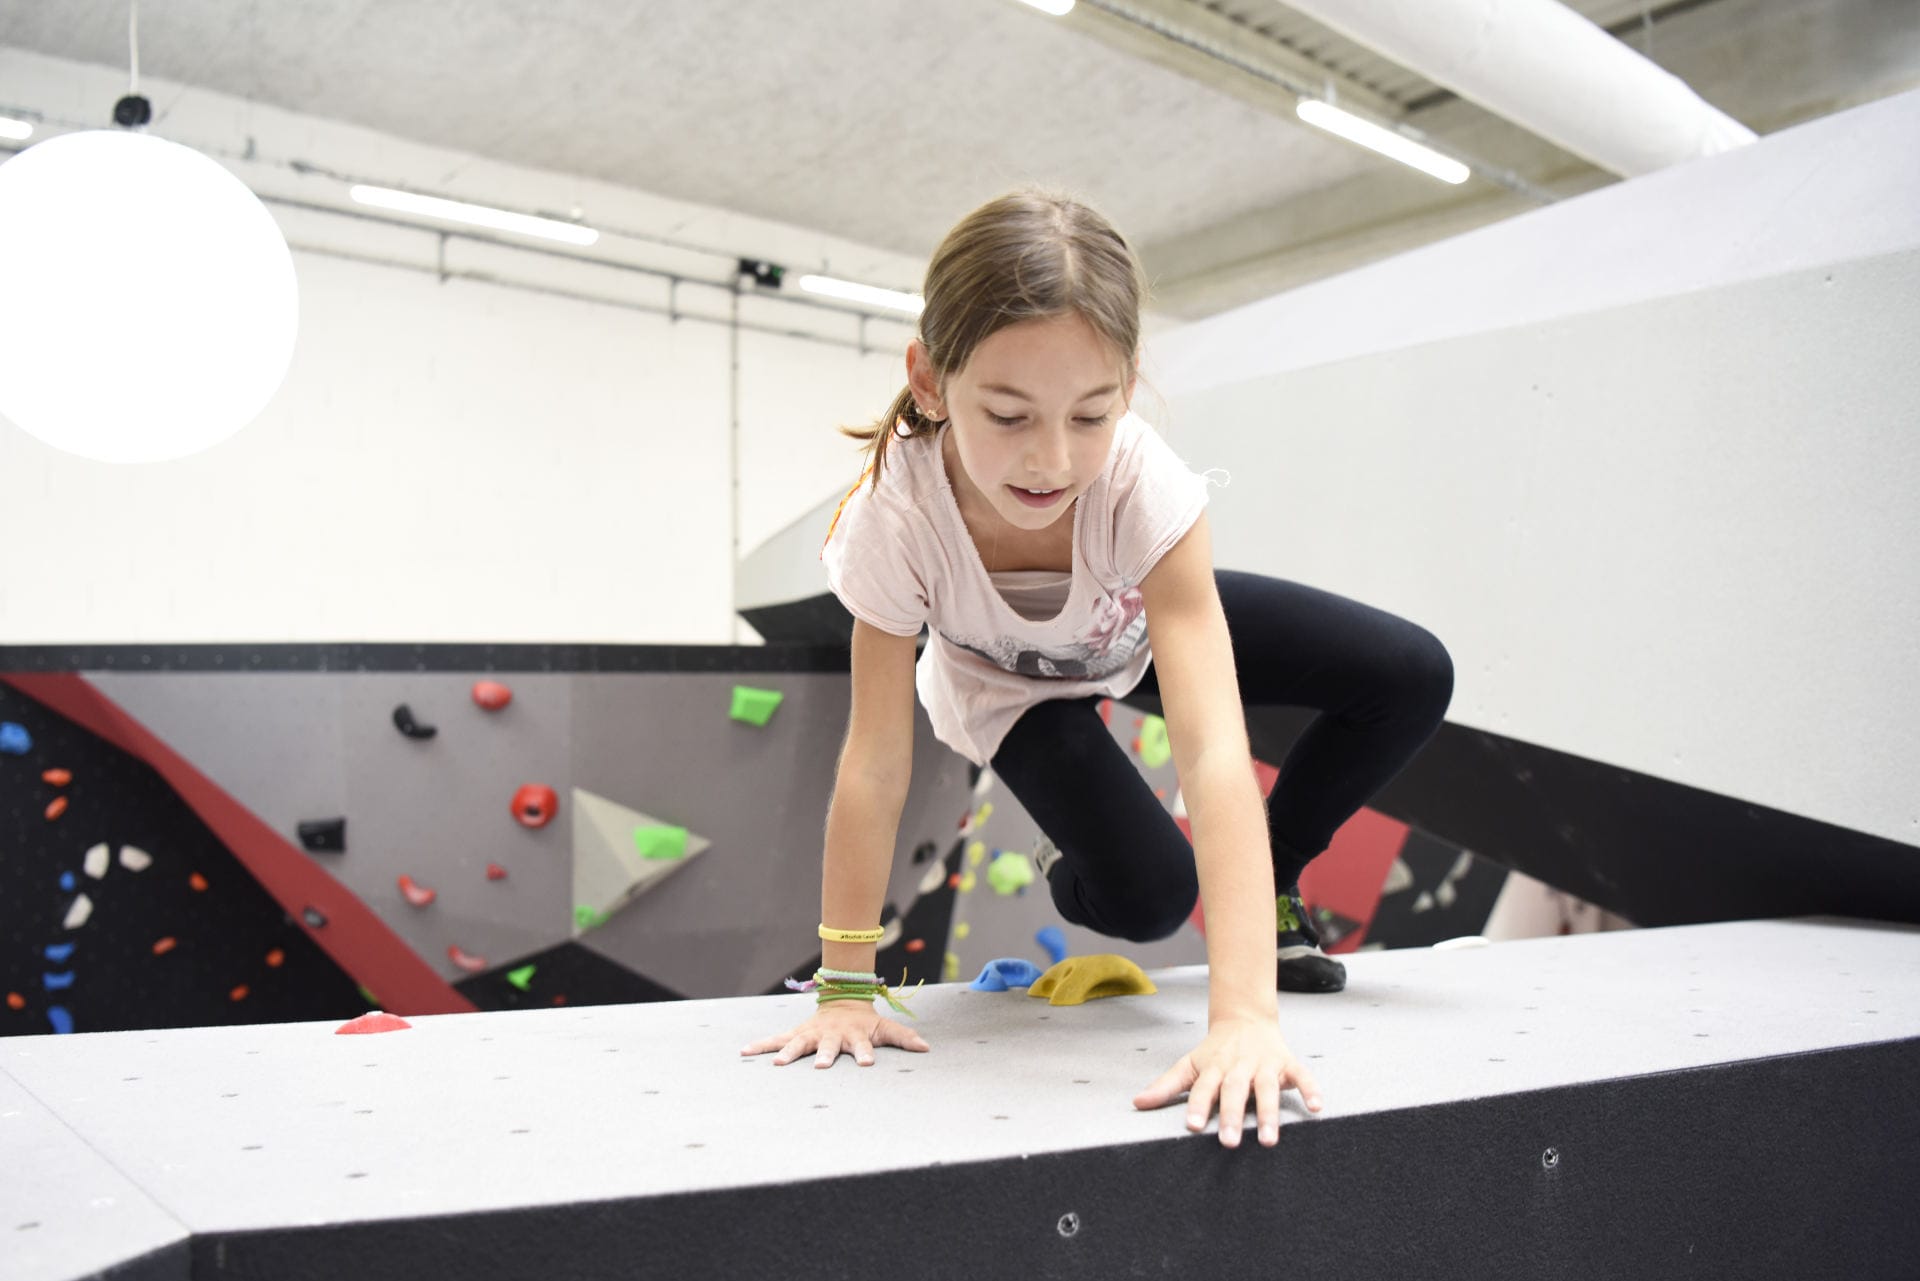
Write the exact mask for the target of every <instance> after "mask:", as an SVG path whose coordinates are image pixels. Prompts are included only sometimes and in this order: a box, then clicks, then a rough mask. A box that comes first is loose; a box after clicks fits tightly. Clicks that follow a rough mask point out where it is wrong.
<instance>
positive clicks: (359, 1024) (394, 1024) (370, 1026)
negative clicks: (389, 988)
mask: <svg viewBox="0 0 1920 1281" xmlns="http://www.w3.org/2000/svg"><path fill="white" fill-rule="evenodd" d="M412 1026H413V1024H411V1023H409V1022H407V1021H406V1020H405V1019H403V1018H401V1017H400V1016H399V1015H398V1014H388V1013H387V1012H386V1011H385V1010H372V1011H370V1012H368V1013H366V1014H362V1015H361V1016H360V1017H359V1018H357V1019H353V1020H350V1021H349V1022H346V1023H342V1024H341V1025H340V1026H339V1027H337V1028H335V1029H333V1034H334V1035H335V1036H367V1035H370V1034H372V1033H374V1032H404V1031H406V1030H407V1029H408V1028H410V1027H412Z"/></svg>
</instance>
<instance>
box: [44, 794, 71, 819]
mask: <svg viewBox="0 0 1920 1281" xmlns="http://www.w3.org/2000/svg"><path fill="white" fill-rule="evenodd" d="M66 812H67V798H66V797H64V796H56V797H54V798H53V800H52V802H51V803H50V804H49V805H48V806H47V821H48V822H49V823H51V822H52V821H53V820H54V819H56V818H59V817H60V816H61V815H62V814H64V813H66Z"/></svg>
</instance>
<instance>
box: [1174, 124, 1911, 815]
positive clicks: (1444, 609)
mask: <svg viewBox="0 0 1920 1281" xmlns="http://www.w3.org/2000/svg"><path fill="white" fill-rule="evenodd" d="M1915 155H1920V94H1910V95H1906V96H1904V97H1901V98H1896V99H1890V100H1887V101H1884V102H1881V103H1876V104H1873V105H1871V106H1868V107H1863V108H1859V109H1856V110H1854V111H1850V112H1847V113H1844V114H1841V115H1837V116H1832V117H1828V118H1826V119H1824V120H1820V121H1816V122H1814V123H1812V124H1809V125H1805V126H1802V127H1800V128H1798V129H1795V130H1791V131H1788V132H1785V133H1781V134H1778V135H1774V136H1772V137H1769V138H1766V139H1763V140H1761V141H1760V142H1759V143H1758V144H1756V145H1754V146H1752V147H1749V148H1747V149H1744V150H1742V151H1738V152H1733V153H1729V154H1726V155H1722V156H1718V157H1714V158H1712V159H1710V160H1705V161H1700V162H1696V163H1694V164H1690V165H1686V166H1682V167H1679V168H1676V169H1672V170H1667V171H1665V172H1663V173H1660V174H1654V175H1650V176H1648V177H1645V178H1641V179H1636V180H1634V181H1632V182H1627V183H1623V184H1620V185H1617V186H1614V187H1609V188H1605V189H1603V190H1600V191H1597V192H1593V193H1590V194H1588V195H1585V196H1582V197H1579V198H1578V199H1575V200H1570V201H1567V202H1565V203H1563V204H1560V205H1557V206H1553V207H1550V208H1547V209H1542V210H1539V211H1536V212H1534V213H1531V214H1527V215H1524V216H1522V217H1519V218H1515V219H1512V220H1510V221H1508V222H1506V223H1502V224H1500V225H1499V226H1496V227H1492V228H1487V229H1484V230H1481V231H1477V232H1474V233H1472V234H1470V235H1467V236H1462V237H1458V238H1456V239H1454V240H1451V241H1447V242H1444V243H1442V244H1439V245H1434V246H1429V247H1427V248H1425V249H1422V250H1418V251H1416V252H1414V253H1410V254H1407V255H1404V256H1403V257H1400V258H1396V259H1393V260H1391V261H1389V262H1385V263H1380V264H1376V265H1374V266H1371V267H1369V268H1366V269H1364V270H1363V271H1360V272H1354V273H1351V274H1350V275H1349V276H1343V277H1340V278H1337V279H1335V280H1331V281H1327V282H1321V283H1319V284H1316V285H1313V286H1309V287H1307V288H1305V289H1301V290H1296V291H1293V292H1292V293H1289V294H1284V295H1280V296H1279V297H1277V298H1273V299H1269V300H1266V301H1263V302H1261V303H1258V304H1255V305H1253V306H1250V307H1247V308H1243V309H1241V310H1240V311H1237V312H1233V313H1227V314H1224V315H1222V316H1218V317H1214V318H1212V319H1210V320H1207V321H1203V322H1200V323H1198V324H1195V325H1192V326H1188V327H1187V328H1185V329H1183V330H1180V331H1178V332H1176V333H1173V334H1169V335H1166V336H1164V337H1163V338H1162V339H1161V340H1160V341H1159V342H1158V343H1157V344H1156V345H1155V347H1154V349H1153V353H1152V354H1153V363H1154V364H1156V365H1157V366H1158V367H1159V369H1160V381H1161V386H1162V387H1163V388H1164V389H1165V390H1166V392H1167V399H1168V402H1169V405H1170V409H1171V414H1170V419H1169V430H1168V435H1169V438H1170V439H1172V440H1174V441H1176V442H1177V444H1178V447H1179V448H1180V451H1181V453H1182V455H1183V456H1184V457H1185V458H1186V459H1187V460H1188V462H1189V463H1190V464H1192V465H1194V466H1195V467H1200V468H1205V467H1213V466H1225V467H1227V468H1229V469H1230V470H1231V472H1232V475H1233V483H1232V485H1231V487H1230V488H1229V489H1228V490H1226V491H1225V492H1222V493H1219V494H1217V495H1216V496H1215V499H1214V503H1213V508H1212V513H1213V515H1212V519H1213V525H1214V529H1215V531H1216V537H1215V546H1216V553H1217V556H1218V559H1219V561H1220V562H1221V563H1222V564H1225V565H1229V566H1232V567H1234V568H1240V569H1247V570H1253V571H1256V572H1263V573H1272V574H1276V575H1279V576H1282V577H1287V578H1294V579H1299V580H1303V581H1306V582H1309V583H1312V584H1314V585H1316V586H1320V587H1323V588H1326V589H1328V590H1331V591H1336V592H1339V593H1341V594H1343V595H1348V596H1353V597H1357V598H1358V599H1361V600H1364V601H1367V602H1368V603H1371V604H1374V605H1377V606H1379V607H1381V608H1384V609H1388V610H1390V611H1392V612H1395V613H1399V614H1402V615H1404V616H1407V617H1410V618H1412V619H1414V620H1415V621H1417V622H1420V623H1422V624H1423V625H1425V626H1427V627H1429V628H1431V629H1432V630H1434V631H1435V632H1436V633H1437V634H1438V635H1439V636H1440V637H1441V638H1442V639H1443V640H1444V641H1446V642H1447V644H1448V645H1449V647H1450V648H1451V650H1452V653H1453V655H1454V660H1455V666H1456V672H1457V682H1456V692H1455V695H1454V701H1453V706H1452V709H1451V710H1450V711H1449V713H1448V719H1450V720H1452V721H1454V722H1456V723H1459V724H1465V725H1471V726H1475V727H1478V728H1481V729H1485V730H1489V731H1492V732H1495V733H1499V734H1502V735H1506V736H1509V737H1513V738H1517V739H1521V740H1524V741H1527V742H1531V743H1535V744H1539V745H1542V746H1546V747H1550V748H1554V749H1556V750H1560V751H1564V752H1570V753H1574V754H1577V755H1580V756H1583V757H1586V758H1589V759H1592V760H1598V761H1603V762H1607V763H1610V764H1615V765H1619V766H1622V767H1625V768H1628V769H1632V770H1636V771H1640V772H1643V773H1647V774H1651V775H1654V776H1657V777H1660V778H1666V779H1671V780H1673V781H1675V782H1679V783H1684V784H1688V785H1691V786H1695V787H1700V788H1706V789H1708V790H1711V791H1714V792H1718V793H1721V794H1724V795H1729V796H1734V797H1738V798H1742V799H1745V800H1748V801H1751V802H1754V803H1757V804H1764V805H1768V806H1772V807H1776V808H1779V809H1783V810H1787V811H1789V812H1792V813H1797V814H1802V815H1805V816H1808V817H1811V818H1816V819H1821V820H1824V821H1827V822H1831V823H1836V824H1839V825H1842V826H1845V827H1849V828H1854V829H1857V830H1860V831H1865V832H1869V833H1872V834H1874V835H1878V836H1882V837H1886V838H1888V839H1891V840H1895V841H1901V842H1905V843H1907V844H1910V845H1920V788H1917V787H1916V786H1915V780H1916V779H1920V663H1917V661H1916V659H1917V656H1920V501H1917V500H1916V495H1920V344H1917V343H1916V339H1915V335H1916V334H1920V171H1916V169H1915V168H1914V166H1913V165H1911V164H1910V163H1905V158H1908V157H1912V156H1915Z"/></svg>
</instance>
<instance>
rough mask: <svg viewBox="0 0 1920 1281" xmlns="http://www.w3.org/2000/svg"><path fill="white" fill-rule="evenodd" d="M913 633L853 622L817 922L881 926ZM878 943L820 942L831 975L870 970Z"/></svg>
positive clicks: (908, 724) (906, 753)
mask: <svg viewBox="0 0 1920 1281" xmlns="http://www.w3.org/2000/svg"><path fill="white" fill-rule="evenodd" d="M915 639H916V638H915V637H912V636H894V635H891V634H890V633H887V632H883V631H881V630H880V629H879V628H877V627H874V626H872V625H870V624H868V623H865V622H862V621H859V620H855V622H854V624H853V705H852V708H851V709H850V711H849V712H848V715H847V741H846V743H845V744H844V745H843V746H842V747H841V749H840V764H839V767H838V771H837V773H836V774H835V776H834V784H833V800H832V802H831V804H830V805H829V807H828V810H827V833H826V852H825V855H824V858H823V862H822V867H821V876H820V919H821V921H823V922H824V923H826V924H827V925H830V926H834V927H835V928H838V929H843V930H864V929H869V928H871V927H872V926H875V925H878V924H879V923H880V909H881V906H882V904H883V902H884V900H885V898H886V894H887V875H888V873H889V872H890V871H891V870H892V867H893V847H894V841H895V838H896V837H897V836H898V834H899V826H900V811H901V809H902V807H903V806H905V804H906V800H907V786H908V784H909V783H910V782H911V780H912V777H913V702H914V692H913V664H914V641H915ZM876 950H877V949H876V945H874V944H872V943H834V942H826V943H822V944H821V947H820V963H821V964H822V965H823V966H825V967H826V968H828V969H832V970H857V971H860V972H862V973H865V972H868V971H871V970H872V969H873V958H874V953H875V951H876Z"/></svg>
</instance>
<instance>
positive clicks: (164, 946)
mask: <svg viewBox="0 0 1920 1281" xmlns="http://www.w3.org/2000/svg"><path fill="white" fill-rule="evenodd" d="M176 946H178V945H177V944H176V943H175V942H174V941H173V935H171V934H169V935H167V937H165V938H163V939H160V940H159V941H157V942H156V943H154V945H153V954H154V955H155V956H165V955H166V954H167V953H168V952H171V951H173V949H174V948H175V947H176Z"/></svg>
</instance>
